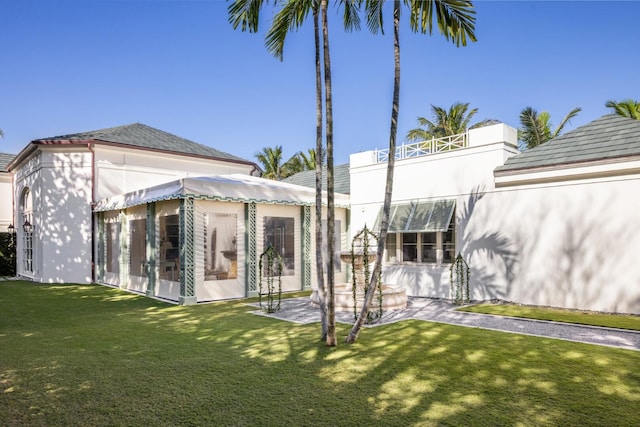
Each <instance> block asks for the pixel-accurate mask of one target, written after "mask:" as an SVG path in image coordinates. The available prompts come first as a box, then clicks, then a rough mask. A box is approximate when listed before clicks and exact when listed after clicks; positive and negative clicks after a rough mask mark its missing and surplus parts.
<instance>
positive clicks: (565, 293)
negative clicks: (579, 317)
mask: <svg viewBox="0 0 640 427" xmlns="http://www.w3.org/2000/svg"><path fill="white" fill-rule="evenodd" d="M615 202H616V198H615V197H614V196H613V195H609V196H608V197H606V198H600V197H595V196H593V195H590V194H589V195H588V196H587V198H586V199H585V200H581V201H580V203H579V205H581V206H589V209H582V210H580V212H579V214H576V212H573V213H572V211H571V210H572V209H574V210H575V209H576V208H574V207H572V206H570V205H571V204H573V205H578V203H577V201H576V200H569V201H567V205H566V206H560V207H558V206H542V207H541V208H540V214H539V217H538V218H537V221H534V222H533V224H532V226H533V227H536V228H537V230H533V233H535V234H536V235H538V236H541V237H540V238H539V239H532V238H530V237H529V238H526V237H527V236H531V235H532V231H530V230H529V231H527V230H523V231H522V233H521V234H519V235H518V236H516V242H517V245H518V246H519V247H520V248H521V249H522V251H523V252H524V253H527V254H529V256H528V257H526V258H524V259H522V260H521V263H522V268H521V274H520V276H519V277H518V280H517V288H518V289H514V291H515V297H516V298H518V301H523V302H525V303H528V304H537V305H549V306H557V307H567V308H579V309H588V310H598V311H609V312H622V313H638V312H640V290H639V288H638V283H639V282H640V274H638V268H637V265H636V263H637V257H636V256H635V255H634V252H636V249H635V248H636V247H635V246H634V242H635V241H636V239H637V237H635V236H636V234H635V233H637V232H636V231H635V228H633V227H632V228H629V221H627V220H624V218H622V219H619V220H616V221H613V220H612V219H611V218H613V215H614V213H617V214H618V215H625V213H624V212H621V211H620V210H616V209H617V208H616V207H615ZM553 209H555V215H552V216H551V218H543V217H542V216H543V215H546V216H548V215H549V214H548V212H549V211H552V210H553ZM563 213H565V215H563ZM633 215H634V214H633V213H630V214H629V218H632V217H633ZM545 221H546V222H545ZM550 222H552V223H554V222H555V223H557V225H556V226H555V228H554V229H553V235H552V236H551V235H550V233H552V232H550V231H549V229H550V228H551V225H550V224H549V223H550ZM545 233H546V235H545Z"/></svg>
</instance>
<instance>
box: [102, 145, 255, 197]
mask: <svg viewBox="0 0 640 427" xmlns="http://www.w3.org/2000/svg"><path fill="white" fill-rule="evenodd" d="M95 167H96V176H95V183H96V195H95V197H96V200H100V199H104V198H107V197H110V196H114V195H117V194H124V193H128V192H130V191H135V190H140V189H143V188H147V187H151V186H154V185H158V184H162V183H165V182H169V181H173V180H175V179H179V178H183V177H187V176H203V175H221V174H231V173H242V174H247V175H248V174H250V173H251V172H252V170H253V167H252V166H251V165H246V164H239V163H230V162H223V161H214V160H211V159H200V158H193V157H185V156H179V155H171V154H167V153H156V152H153V151H142V150H131V149H125V148H114V147H107V146H101V145H97V146H96V147H95Z"/></svg>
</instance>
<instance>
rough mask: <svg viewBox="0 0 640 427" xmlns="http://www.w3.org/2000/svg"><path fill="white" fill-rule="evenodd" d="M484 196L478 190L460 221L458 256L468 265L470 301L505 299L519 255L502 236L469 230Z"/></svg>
mask: <svg viewBox="0 0 640 427" xmlns="http://www.w3.org/2000/svg"><path fill="white" fill-rule="evenodd" d="M485 194H486V193H485V192H484V190H483V189H482V188H481V187H475V188H474V189H473V191H472V192H471V194H470V195H469V198H468V199H467V201H466V202H465V204H464V206H463V208H462V212H461V214H460V217H459V224H460V227H459V233H460V237H459V240H458V241H459V242H461V248H460V250H459V252H460V253H461V254H462V257H463V258H464V259H465V260H466V261H467V262H468V264H469V268H470V280H471V298H472V299H476V300H488V299H503V298H505V296H507V295H509V293H510V290H511V286H512V283H513V278H514V275H515V268H516V265H517V263H518V251H516V250H514V249H513V248H514V246H515V245H514V243H513V242H512V241H511V239H509V238H508V237H507V236H505V235H504V234H502V233H500V232H497V231H496V232H486V231H483V232H482V233H481V234H477V233H475V232H473V231H471V230H470V227H468V224H469V221H470V220H471V218H472V216H473V213H474V211H475V209H476V207H477V204H478V203H479V202H481V201H482V199H483V198H484V197H485ZM483 260H486V261H488V262H486V261H485V262H483ZM474 261H475V262H474Z"/></svg>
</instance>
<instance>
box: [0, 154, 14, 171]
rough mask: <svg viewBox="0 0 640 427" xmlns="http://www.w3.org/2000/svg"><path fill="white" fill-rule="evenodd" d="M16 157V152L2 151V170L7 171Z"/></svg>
mask: <svg viewBox="0 0 640 427" xmlns="http://www.w3.org/2000/svg"><path fill="white" fill-rule="evenodd" d="M15 157H16V155H15V154H7V153H0V172H7V165H8V164H9V163H11V160H13V159H14V158H15Z"/></svg>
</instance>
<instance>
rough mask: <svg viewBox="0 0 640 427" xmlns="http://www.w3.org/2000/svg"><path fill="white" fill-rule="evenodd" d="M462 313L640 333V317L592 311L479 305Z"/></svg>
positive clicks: (467, 308)
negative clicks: (628, 330) (467, 312)
mask: <svg viewBox="0 0 640 427" xmlns="http://www.w3.org/2000/svg"><path fill="white" fill-rule="evenodd" d="M458 310H460V311H469V312H472V313H484V314H495V315H498V316H511V317H523V318H526V319H540V320H553V321H555V322H566V323H578V324H580V325H593V326H603V327H607V328H618V329H631V330H634V331H640V316H633V315H620V314H606V313H596V312H591V311H577V310H563V309H559V308H547V307H531V306H522V305H516V304H478V305H472V306H469V307H461V308H459V309H458Z"/></svg>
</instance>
